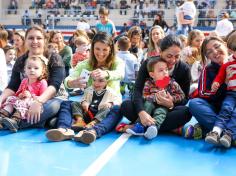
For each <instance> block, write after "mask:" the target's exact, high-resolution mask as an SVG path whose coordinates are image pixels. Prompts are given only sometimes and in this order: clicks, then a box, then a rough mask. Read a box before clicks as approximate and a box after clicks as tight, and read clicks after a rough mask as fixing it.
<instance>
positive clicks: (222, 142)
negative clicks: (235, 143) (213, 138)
mask: <svg viewBox="0 0 236 176" xmlns="http://www.w3.org/2000/svg"><path fill="white" fill-rule="evenodd" d="M220 144H221V145H223V146H224V147H225V148H229V147H230V146H231V144H230V143H229V142H228V141H227V140H224V139H220Z"/></svg>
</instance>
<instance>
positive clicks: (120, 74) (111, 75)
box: [106, 58, 125, 81]
mask: <svg viewBox="0 0 236 176" xmlns="http://www.w3.org/2000/svg"><path fill="white" fill-rule="evenodd" d="M106 72H107V73H108V81H112V80H122V79H124V76H125V63H124V61H122V60H121V59H118V58H116V61H115V64H114V66H113V68H112V70H106Z"/></svg>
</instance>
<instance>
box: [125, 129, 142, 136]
mask: <svg viewBox="0 0 236 176" xmlns="http://www.w3.org/2000/svg"><path fill="white" fill-rule="evenodd" d="M126 133H128V134H132V135H134V136H143V135H144V133H135V132H134V131H133V130H131V129H129V128H128V129H126Z"/></svg>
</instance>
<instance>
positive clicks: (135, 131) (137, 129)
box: [126, 123, 145, 136]
mask: <svg viewBox="0 0 236 176" xmlns="http://www.w3.org/2000/svg"><path fill="white" fill-rule="evenodd" d="M144 132H145V127H144V126H143V125H142V124H141V123H136V124H134V126H133V128H128V129H126V133H128V134H132V135H135V136H143V135H144Z"/></svg>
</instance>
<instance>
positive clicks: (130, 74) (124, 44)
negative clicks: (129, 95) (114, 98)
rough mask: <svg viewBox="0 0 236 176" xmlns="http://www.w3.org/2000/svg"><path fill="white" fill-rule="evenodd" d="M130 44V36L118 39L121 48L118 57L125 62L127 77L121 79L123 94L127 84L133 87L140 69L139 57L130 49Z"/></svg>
mask: <svg viewBox="0 0 236 176" xmlns="http://www.w3.org/2000/svg"><path fill="white" fill-rule="evenodd" d="M130 46H131V43H130V40H129V38H128V37H126V36H122V37H120V38H119V39H118V47H119V49H120V50H119V51H118V52H117V57H119V58H121V59H122V60H123V61H124V62H125V78H124V79H123V81H121V94H124V93H125V87H126V86H128V88H130V87H132V86H131V85H132V84H133V82H134V81H135V78H136V75H137V72H138V70H139V63H138V61H137V58H136V57H135V56H134V55H133V54H131V53H130V51H129V48H130Z"/></svg>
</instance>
